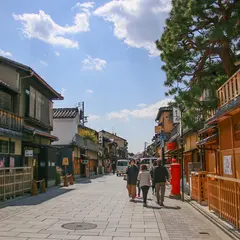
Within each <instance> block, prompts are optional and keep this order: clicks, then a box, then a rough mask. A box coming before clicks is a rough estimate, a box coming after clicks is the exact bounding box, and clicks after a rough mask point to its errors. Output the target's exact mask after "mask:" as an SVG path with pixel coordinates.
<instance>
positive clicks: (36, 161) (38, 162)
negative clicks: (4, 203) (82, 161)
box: [22, 127, 57, 186]
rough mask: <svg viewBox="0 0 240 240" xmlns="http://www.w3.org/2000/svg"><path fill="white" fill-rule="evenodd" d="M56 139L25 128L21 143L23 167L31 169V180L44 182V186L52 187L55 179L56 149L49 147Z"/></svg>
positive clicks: (30, 128)
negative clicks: (43, 180)
mask: <svg viewBox="0 0 240 240" xmlns="http://www.w3.org/2000/svg"><path fill="white" fill-rule="evenodd" d="M55 140H57V139H56V137H54V136H52V135H50V134H48V133H45V132H42V131H40V130H37V129H34V128H32V127H25V133H24V141H23V142H22V156H23V166H25V167H32V168H33V179H35V180H42V179H45V180H46V185H47V186H49V185H54V184H55V179H56V161H57V149H56V148H55V147H53V146H51V145H50V144H51V142H52V141H55Z"/></svg>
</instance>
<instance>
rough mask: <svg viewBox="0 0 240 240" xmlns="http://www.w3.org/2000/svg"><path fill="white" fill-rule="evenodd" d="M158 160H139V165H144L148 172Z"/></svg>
mask: <svg viewBox="0 0 240 240" xmlns="http://www.w3.org/2000/svg"><path fill="white" fill-rule="evenodd" d="M156 160H158V158H151V157H150V158H141V159H140V164H141V165H142V164H145V165H147V168H148V170H149V169H150V168H151V167H152V166H153V162H154V161H156Z"/></svg>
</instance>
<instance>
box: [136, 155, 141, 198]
mask: <svg viewBox="0 0 240 240" xmlns="http://www.w3.org/2000/svg"><path fill="white" fill-rule="evenodd" d="M136 165H137V168H138V173H139V172H140V170H141V164H140V159H138V160H137V164H136ZM137 188H138V198H140V197H141V187H140V185H139V181H137Z"/></svg>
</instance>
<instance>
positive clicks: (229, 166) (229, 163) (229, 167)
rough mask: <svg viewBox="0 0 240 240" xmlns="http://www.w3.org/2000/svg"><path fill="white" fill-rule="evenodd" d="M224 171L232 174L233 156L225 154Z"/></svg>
mask: <svg viewBox="0 0 240 240" xmlns="http://www.w3.org/2000/svg"><path fill="white" fill-rule="evenodd" d="M223 172H224V174H227V175H232V156H231V155H230V156H223Z"/></svg>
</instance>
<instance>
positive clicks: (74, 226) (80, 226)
mask: <svg viewBox="0 0 240 240" xmlns="http://www.w3.org/2000/svg"><path fill="white" fill-rule="evenodd" d="M96 227H97V225H96V224H93V223H86V222H75V223H66V224H63V225H62V228H65V229H69V230H89V229H93V228H96Z"/></svg>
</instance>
